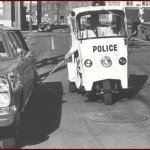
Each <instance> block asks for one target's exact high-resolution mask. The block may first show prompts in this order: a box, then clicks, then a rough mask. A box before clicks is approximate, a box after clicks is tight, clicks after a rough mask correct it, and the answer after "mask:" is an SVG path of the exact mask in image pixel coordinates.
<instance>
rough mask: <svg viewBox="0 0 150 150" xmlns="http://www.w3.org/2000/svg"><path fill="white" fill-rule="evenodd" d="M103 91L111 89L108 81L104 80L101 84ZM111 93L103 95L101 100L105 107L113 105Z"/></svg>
mask: <svg viewBox="0 0 150 150" xmlns="http://www.w3.org/2000/svg"><path fill="white" fill-rule="evenodd" d="M103 89H104V90H105V89H106V90H109V89H111V85H110V81H108V80H106V81H104V82H103ZM112 96H113V95H112V93H111V92H106V93H104V94H103V99H104V103H105V105H112V104H113V97H112Z"/></svg>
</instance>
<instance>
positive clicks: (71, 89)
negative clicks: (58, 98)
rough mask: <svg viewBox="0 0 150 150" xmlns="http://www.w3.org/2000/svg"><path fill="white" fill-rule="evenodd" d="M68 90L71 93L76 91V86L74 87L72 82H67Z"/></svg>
mask: <svg viewBox="0 0 150 150" xmlns="http://www.w3.org/2000/svg"><path fill="white" fill-rule="evenodd" d="M69 91H70V92H71V93H74V92H76V91H77V88H76V85H75V83H74V82H69Z"/></svg>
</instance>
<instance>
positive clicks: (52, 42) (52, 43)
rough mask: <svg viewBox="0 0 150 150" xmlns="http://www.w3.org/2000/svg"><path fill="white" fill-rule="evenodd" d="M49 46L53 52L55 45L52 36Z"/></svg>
mask: <svg viewBox="0 0 150 150" xmlns="http://www.w3.org/2000/svg"><path fill="white" fill-rule="evenodd" d="M51 45H52V50H55V45H54V38H53V36H52V38H51Z"/></svg>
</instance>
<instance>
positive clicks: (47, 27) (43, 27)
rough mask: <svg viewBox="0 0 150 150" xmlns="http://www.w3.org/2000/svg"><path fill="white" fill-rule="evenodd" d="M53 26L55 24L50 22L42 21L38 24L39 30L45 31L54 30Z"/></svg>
mask: <svg viewBox="0 0 150 150" xmlns="http://www.w3.org/2000/svg"><path fill="white" fill-rule="evenodd" d="M52 26H53V24H51V23H48V22H41V23H40V24H39V26H38V31H39V32H43V31H46V32H47V31H52Z"/></svg>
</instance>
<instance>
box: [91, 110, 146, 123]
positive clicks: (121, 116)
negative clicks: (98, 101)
mask: <svg viewBox="0 0 150 150" xmlns="http://www.w3.org/2000/svg"><path fill="white" fill-rule="evenodd" d="M89 119H90V120H92V121H95V122H103V123H136V122H142V121H146V120H148V117H146V116H143V115H138V114H132V113H99V112H96V113H93V114H92V115H90V116H89Z"/></svg>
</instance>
